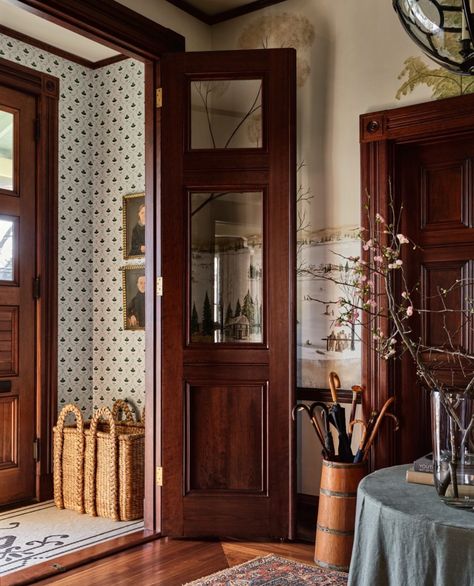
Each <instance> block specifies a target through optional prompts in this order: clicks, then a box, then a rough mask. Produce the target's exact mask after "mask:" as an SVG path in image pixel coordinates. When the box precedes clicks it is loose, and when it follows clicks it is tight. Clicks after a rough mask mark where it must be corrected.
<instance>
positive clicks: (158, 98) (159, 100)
mask: <svg viewBox="0 0 474 586" xmlns="http://www.w3.org/2000/svg"><path fill="white" fill-rule="evenodd" d="M162 106H163V90H162V88H160V87H158V88H156V107H157V108H161V107H162Z"/></svg>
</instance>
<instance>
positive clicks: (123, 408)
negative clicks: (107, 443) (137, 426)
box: [112, 399, 135, 423]
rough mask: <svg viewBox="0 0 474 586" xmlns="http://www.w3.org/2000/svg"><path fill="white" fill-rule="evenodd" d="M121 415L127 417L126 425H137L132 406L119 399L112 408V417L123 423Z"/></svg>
mask: <svg viewBox="0 0 474 586" xmlns="http://www.w3.org/2000/svg"><path fill="white" fill-rule="evenodd" d="M120 414H122V416H125V422H126V423H135V420H134V418H133V413H132V410H131V409H130V405H129V404H128V403H127V402H126V401H124V400H123V399H117V400H116V401H115V403H114V406H113V407H112V415H113V418H114V420H115V421H121V419H120Z"/></svg>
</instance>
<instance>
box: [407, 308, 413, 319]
mask: <svg viewBox="0 0 474 586" xmlns="http://www.w3.org/2000/svg"><path fill="white" fill-rule="evenodd" d="M412 315H413V305H409V306H408V307H407V316H408V317H411V316H412Z"/></svg>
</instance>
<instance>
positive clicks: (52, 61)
mask: <svg viewBox="0 0 474 586" xmlns="http://www.w3.org/2000/svg"><path fill="white" fill-rule="evenodd" d="M0 57H3V58H5V59H9V60H11V61H14V62H16V63H20V64H22V65H25V66H27V67H31V68H33V69H37V70H39V71H43V72H46V73H50V74H51V75H54V76H56V77H58V78H59V80H60V100H59V202H58V206H59V211H58V213H59V238H58V242H59V244H58V257H59V287H58V297H59V316H58V317H59V324H58V327H59V331H58V338H59V349H58V365H59V372H58V399H59V407H60V408H61V406H62V405H64V404H65V403H70V402H72V403H75V404H77V405H78V406H79V407H80V409H81V410H82V411H83V412H84V414H85V415H86V416H89V415H90V413H91V409H92V405H93V403H94V404H99V403H102V402H105V403H110V400H111V399H112V397H115V398H117V397H118V396H120V397H121V398H132V400H133V399H134V400H135V402H136V403H137V404H141V403H142V402H143V396H144V376H143V372H144V339H143V338H144V336H143V335H142V333H137V332H126V334H127V335H124V332H123V330H122V314H121V299H122V292H121V275H120V271H119V267H120V266H121V264H123V263H122V262H121V255H122V252H121V233H120V230H121V196H122V193H127V192H129V191H135V190H136V191H140V190H143V188H144V156H143V147H144V137H143V117H144V115H143V77H144V74H143V66H142V64H140V63H138V62H133V61H132V60H127V61H123V62H120V63H117V64H114V65H112V66H109V67H105V68H103V69H100V70H96V71H92V70H89V69H87V68H84V67H82V66H80V65H78V64H75V63H72V62H70V61H67V60H65V59H62V58H60V57H57V56H55V55H52V54H50V53H47V52H45V51H41V50H40V49H36V48H35V47H31V46H30V45H27V44H25V43H23V42H21V41H17V40H16V39H11V38H9V37H7V36H5V35H2V34H0Z"/></svg>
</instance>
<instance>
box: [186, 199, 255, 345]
mask: <svg viewBox="0 0 474 586" xmlns="http://www.w3.org/2000/svg"><path fill="white" fill-rule="evenodd" d="M190 198H191V202H190V214H191V295H190V299H191V306H190V308H189V309H190V324H189V329H190V338H191V342H202V343H231V344H232V343H261V342H263V193H262V192H249V193H232V192H215V193H212V192H207V193H191V194H190Z"/></svg>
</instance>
